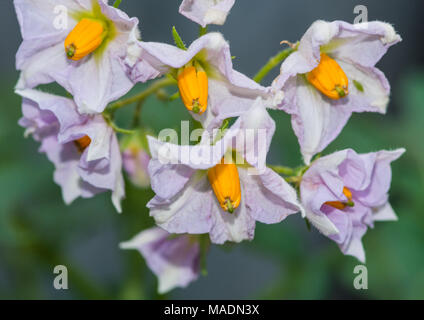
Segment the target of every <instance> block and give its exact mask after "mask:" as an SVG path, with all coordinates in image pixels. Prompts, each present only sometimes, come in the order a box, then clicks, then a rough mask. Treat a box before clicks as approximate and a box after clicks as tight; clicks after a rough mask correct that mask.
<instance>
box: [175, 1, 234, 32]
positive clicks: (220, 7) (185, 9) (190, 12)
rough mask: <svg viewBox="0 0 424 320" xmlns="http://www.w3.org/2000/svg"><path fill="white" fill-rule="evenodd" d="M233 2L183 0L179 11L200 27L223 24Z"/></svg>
mask: <svg viewBox="0 0 424 320" xmlns="http://www.w3.org/2000/svg"><path fill="white" fill-rule="evenodd" d="M234 3H235V0H218V1H217V0H183V2H182V3H181V5H180V8H179V12H180V13H181V14H182V15H184V16H185V17H187V18H188V19H190V20H192V21H194V22H196V23H198V24H200V25H201V26H202V27H206V26H207V25H208V24H217V25H223V24H224V23H225V20H226V19H227V15H228V13H229V12H230V10H231V8H232V7H233V5H234Z"/></svg>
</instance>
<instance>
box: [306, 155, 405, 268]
mask: <svg viewBox="0 0 424 320" xmlns="http://www.w3.org/2000/svg"><path fill="white" fill-rule="evenodd" d="M404 152H405V149H398V150H394V151H384V150H383V151H379V152H374V153H368V154H357V153H356V152H355V151H353V150H351V149H347V150H343V151H339V152H336V153H333V154H331V155H328V156H325V157H322V158H319V159H318V160H316V161H314V162H313V163H312V164H311V167H310V168H309V169H308V170H307V171H306V172H305V174H304V176H303V178H302V182H301V186H300V191H301V199H302V204H303V205H304V207H305V210H306V216H307V218H308V219H309V220H310V221H311V223H312V224H313V225H314V226H316V227H317V228H318V229H319V230H320V231H321V232H322V233H324V234H325V235H327V236H329V237H330V239H332V240H334V241H335V242H336V243H338V245H339V247H340V249H341V251H342V252H343V253H344V254H349V255H352V256H355V257H356V258H358V259H359V260H360V261H365V253H364V250H363V246H362V243H361V238H362V237H363V236H364V234H365V233H366V231H367V229H368V228H373V226H374V221H384V220H396V219H397V217H396V215H395V213H394V211H393V209H392V208H391V206H390V204H389V203H388V191H389V188H390V181H391V168H390V164H391V162H392V161H394V160H396V159H398V158H399V157H400V156H401V155H402V154H403V153H404ZM344 187H348V189H349V190H350V191H351V193H352V199H351V200H352V201H353V203H354V206H353V207H345V208H344V209H342V210H339V209H336V208H333V207H331V206H329V205H327V204H326V202H328V201H342V202H344V201H347V200H348V199H347V198H346V196H345V195H344V194H343V192H342V191H343V188H344ZM332 227H334V228H333V229H334V230H337V232H336V233H331V232H330V231H331V229H332Z"/></svg>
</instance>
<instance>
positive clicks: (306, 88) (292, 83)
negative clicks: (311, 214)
mask: <svg viewBox="0 0 424 320" xmlns="http://www.w3.org/2000/svg"><path fill="white" fill-rule="evenodd" d="M398 41H400V37H399V36H398V35H397V34H396V32H395V31H394V29H393V27H392V26H390V25H389V24H386V23H382V22H378V21H377V22H370V23H366V24H357V25H351V24H348V23H346V22H342V21H334V22H325V21H316V22H315V23H314V24H312V26H311V27H310V28H309V29H308V30H307V31H306V33H305V35H304V36H303V37H302V39H301V41H300V43H299V46H298V48H297V51H296V52H294V53H292V54H291V55H290V56H289V57H288V58H287V59H286V60H285V61H284V62H283V63H282V65H281V73H280V75H279V76H278V77H277V78H276V79H275V80H274V82H273V85H272V91H273V93H274V94H275V95H277V94H278V93H279V92H281V90H282V91H283V92H284V98H283V99H282V100H281V102H280V103H278V104H277V106H276V107H277V108H279V109H282V110H284V111H286V112H287V113H289V114H291V115H292V126H293V130H294V132H295V134H296V136H297V137H298V140H299V144H300V146H301V151H302V155H303V157H304V160H305V162H306V164H309V162H310V160H311V158H312V157H313V156H314V155H315V154H316V153H318V152H321V151H322V150H323V149H324V148H325V147H326V146H327V145H328V144H329V143H331V142H332V141H333V140H334V139H335V138H336V137H337V136H338V135H339V133H340V132H341V130H342V129H343V127H344V125H345V124H346V122H347V120H348V119H349V118H350V115H351V114H352V112H364V111H370V112H379V113H385V112H386V108H387V104H388V102H389V94H390V85H389V83H388V81H387V79H386V78H385V76H384V74H383V73H382V72H381V71H380V70H378V69H376V68H375V67H374V65H375V64H376V63H377V62H378V61H379V60H380V59H381V57H382V56H383V55H384V53H385V52H386V51H387V49H388V48H389V47H390V46H391V45H393V44H395V43H397V42H398ZM322 52H324V53H326V54H328V55H329V56H330V57H332V58H334V59H335V60H336V61H337V62H338V63H339V64H340V66H341V67H342V69H343V70H344V71H345V73H346V75H347V77H348V79H349V95H348V96H347V97H345V98H343V99H339V100H331V99H329V98H327V97H325V96H324V95H322V94H321V93H320V92H319V91H318V90H316V89H315V88H314V87H313V86H312V85H310V84H309V83H308V82H307V81H306V80H305V79H304V74H306V73H307V72H309V71H312V70H313V69H314V68H315V67H316V66H317V65H318V63H319V60H320V55H321V53H322ZM355 81H357V82H358V83H360V85H362V87H363V90H362V91H361V90H360V89H358V88H360V86H357V85H356V84H355Z"/></svg>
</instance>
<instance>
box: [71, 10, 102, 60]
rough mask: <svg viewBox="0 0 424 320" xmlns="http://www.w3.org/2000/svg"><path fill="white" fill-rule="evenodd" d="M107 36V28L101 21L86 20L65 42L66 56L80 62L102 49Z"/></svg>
mask: <svg viewBox="0 0 424 320" xmlns="http://www.w3.org/2000/svg"><path fill="white" fill-rule="evenodd" d="M106 36H107V32H106V28H105V26H104V24H103V23H102V22H101V21H100V20H95V19H88V18H84V19H82V20H81V21H80V22H78V24H77V25H76V26H75V28H74V29H73V30H72V31H71V32H70V33H69V34H68V37H67V38H66V40H65V51H66V56H67V57H68V58H69V59H71V60H75V61H78V60H80V59H82V58H84V57H86V56H88V55H89V54H90V53H92V52H94V51H95V50H96V49H97V48H98V47H100V45H101V44H102V43H103V40H104V39H105V38H106Z"/></svg>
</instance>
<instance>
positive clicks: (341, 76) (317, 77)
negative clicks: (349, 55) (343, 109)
mask: <svg viewBox="0 0 424 320" xmlns="http://www.w3.org/2000/svg"><path fill="white" fill-rule="evenodd" d="M306 78H307V79H308V81H309V83H311V84H312V85H313V86H314V87H315V88H316V89H318V90H319V91H320V92H321V93H322V94H324V95H325V96H327V97H328V98H330V99H334V100H337V99H340V98H344V97H345V96H347V95H348V94H349V89H348V87H349V80H348V78H347V76H346V74H345V73H344V71H343V69H342V68H341V67H340V65H339V64H338V63H337V62H336V60H334V59H331V58H330V57H329V56H328V55H326V54H325V53H321V61H320V63H319V65H318V66H317V67H316V68H315V69H314V70H312V71H311V72H309V73H308V74H307V75H306Z"/></svg>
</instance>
